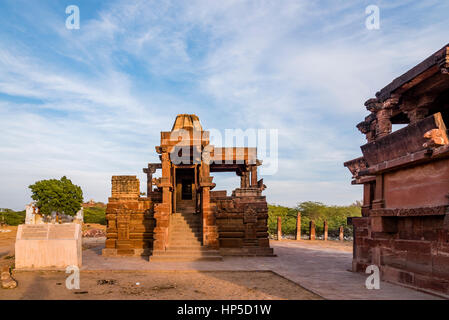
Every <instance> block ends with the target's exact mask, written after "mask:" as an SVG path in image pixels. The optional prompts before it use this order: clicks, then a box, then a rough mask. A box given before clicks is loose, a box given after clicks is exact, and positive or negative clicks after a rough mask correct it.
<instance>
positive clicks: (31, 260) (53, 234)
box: [15, 223, 82, 270]
mask: <svg viewBox="0 0 449 320" xmlns="http://www.w3.org/2000/svg"><path fill="white" fill-rule="evenodd" d="M81 244H82V233H81V225H79V224H76V223H65V224H40V225H26V224H22V225H19V228H18V230H17V237H16V246H15V259H16V260H15V264H16V269H40V270H61V269H65V268H66V267H67V266H77V267H81V265H82V246H81Z"/></svg>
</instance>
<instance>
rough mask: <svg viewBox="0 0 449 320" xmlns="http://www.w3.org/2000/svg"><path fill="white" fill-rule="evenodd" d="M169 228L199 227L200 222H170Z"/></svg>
mask: <svg viewBox="0 0 449 320" xmlns="http://www.w3.org/2000/svg"><path fill="white" fill-rule="evenodd" d="M170 228H191V229H192V228H201V224H200V223H191V224H189V223H179V222H176V223H170Z"/></svg>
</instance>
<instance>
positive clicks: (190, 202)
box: [174, 167, 196, 212]
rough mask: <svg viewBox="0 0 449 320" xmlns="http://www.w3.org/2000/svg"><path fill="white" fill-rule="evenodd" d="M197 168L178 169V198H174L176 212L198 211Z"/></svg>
mask: <svg viewBox="0 0 449 320" xmlns="http://www.w3.org/2000/svg"><path fill="white" fill-rule="evenodd" d="M195 171H196V170H195V168H194V167H188V168H176V172H175V177H176V178H175V179H176V196H175V197H174V198H175V199H174V200H175V201H174V202H175V203H174V212H183V211H186V210H189V211H193V212H194V211H196V180H195Z"/></svg>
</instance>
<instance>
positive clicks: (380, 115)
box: [376, 97, 399, 138]
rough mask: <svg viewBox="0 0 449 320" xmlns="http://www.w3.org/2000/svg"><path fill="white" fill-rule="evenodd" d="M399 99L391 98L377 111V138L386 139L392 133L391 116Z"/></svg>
mask: <svg viewBox="0 0 449 320" xmlns="http://www.w3.org/2000/svg"><path fill="white" fill-rule="evenodd" d="M398 102H399V98H398V97H391V98H389V99H387V100H385V101H384V102H383V103H382V107H381V108H380V109H378V110H377V112H376V118H377V127H376V138H381V137H384V136H386V135H388V134H390V133H391V130H392V125H391V120H390V118H391V115H392V110H393V108H394V107H395V106H396V105H397V104H398Z"/></svg>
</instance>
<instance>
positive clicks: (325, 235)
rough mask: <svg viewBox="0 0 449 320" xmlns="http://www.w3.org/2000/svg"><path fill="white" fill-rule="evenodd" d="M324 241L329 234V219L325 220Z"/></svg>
mask: <svg viewBox="0 0 449 320" xmlns="http://www.w3.org/2000/svg"><path fill="white" fill-rule="evenodd" d="M323 229H324V241H327V234H328V225H327V220H324V228H323Z"/></svg>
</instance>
